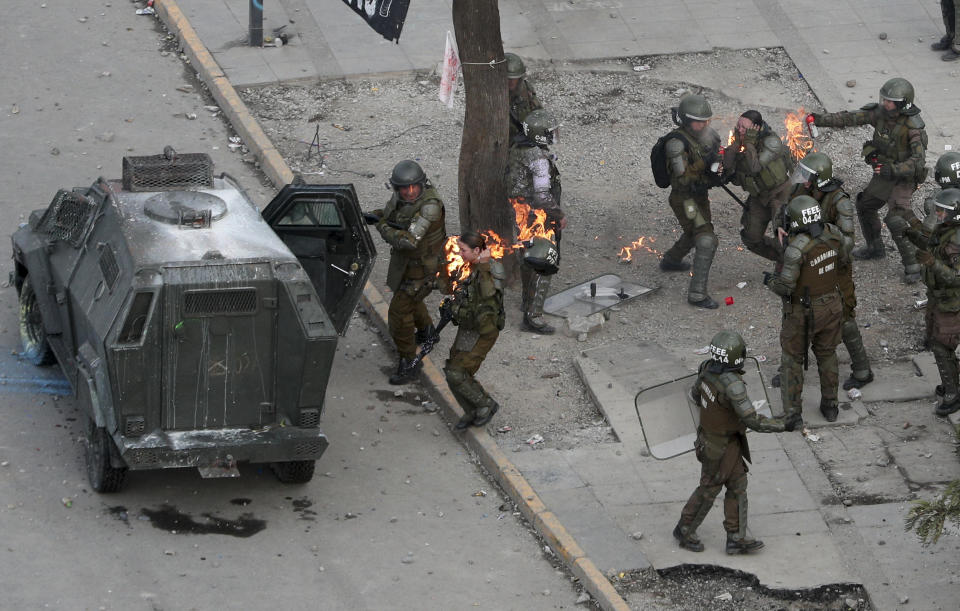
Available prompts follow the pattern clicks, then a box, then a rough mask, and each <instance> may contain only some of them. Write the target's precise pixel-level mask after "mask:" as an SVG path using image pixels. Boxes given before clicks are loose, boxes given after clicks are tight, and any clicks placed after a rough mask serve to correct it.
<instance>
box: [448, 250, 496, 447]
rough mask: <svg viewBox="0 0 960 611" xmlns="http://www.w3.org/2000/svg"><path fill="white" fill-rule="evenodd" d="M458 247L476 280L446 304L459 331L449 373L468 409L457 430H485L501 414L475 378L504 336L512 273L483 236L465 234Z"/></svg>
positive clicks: (459, 288)
mask: <svg viewBox="0 0 960 611" xmlns="http://www.w3.org/2000/svg"><path fill="white" fill-rule="evenodd" d="M457 246H458V248H459V251H460V256H461V257H462V258H463V260H464V262H465V263H466V264H467V265H469V266H470V275H469V276H467V277H466V278H464V279H462V280H460V281H459V283H458V285H457V291H456V298H455V299H453V300H452V301H444V304H446V305H445V307H448V308H450V312H449V315H450V316H451V320H452V322H453V324H455V325H457V336H456V338H454V340H453V346H452V347H451V348H450V358H448V359H447V362H446V364H445V365H444V366H443V372H444V373H445V374H446V377H447V385H448V386H449V387H450V391H451V392H452V393H453V396H454V397H456V398H457V402H458V403H460V407H461V408H463V417H462V418H461V419H460V420H459V422H457V424H456V426H454V428H455V429H456V430H458V431H462V430H464V429H465V428H467V427H468V426H470V425H473V426H484V425H485V424H487V423H488V422H490V420H491V419H492V418H493V415H494V414H496V413H497V410H499V409H500V406H499V405H497V402H496V401H494V400H493V398H492V397H491V396H490V395H489V394H487V391H486V390H484V388H483V386H481V385H480V383H479V382H477V380H476V378H474V377H473V376H474V374H476V373H477V370H478V369H480V365H481V364H482V363H483V360H484V358H485V357H486V356H487V353H488V352H490V349H491V348H493V344H494V343H496V341H497V337H499V335H500V331H501V330H503V326H504V322H505V317H504V311H503V280H504V278H505V277H506V273H505V272H504V270H503V265H502V264H501V263H500V261H498V260H497V259H493V258H492V257H491V255H490V249H488V248H487V244H486V240H485V239H484V237H483V236H482V235H480V234H479V233H477V232H475V231H467V232H464V233H463V235H461V236H460V237H459V238H458V239H457ZM447 292H449V291H447Z"/></svg>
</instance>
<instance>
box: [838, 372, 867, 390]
mask: <svg viewBox="0 0 960 611" xmlns="http://www.w3.org/2000/svg"><path fill="white" fill-rule="evenodd" d="M870 382H873V372H872V371H871V372H870V373H868V374H867V377H865V378H864V379H862V380H858V379H857V378H856V376H854V375H853V374H852V373H851V374H850V377H849V378H847V379H846V380H844V381H843V389H844V390H850V389H851V388H863V387H864V386H866V385H867V384H869V383H870Z"/></svg>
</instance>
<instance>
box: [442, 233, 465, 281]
mask: <svg viewBox="0 0 960 611" xmlns="http://www.w3.org/2000/svg"><path fill="white" fill-rule="evenodd" d="M459 237H460V236H455V235H452V236H448V237H447V241H446V242H445V243H444V245H443V255H444V260H445V261H446V270H447V278H450V283H451V288H453V289H454V290H456V288H457V285H458V284H459V283H460V280H462V279H464V278H466V277H467V276H469V275H470V264H469V263H467V262H466V261H464V260H463V257H461V256H460V244H459V243H458V240H457V238H459Z"/></svg>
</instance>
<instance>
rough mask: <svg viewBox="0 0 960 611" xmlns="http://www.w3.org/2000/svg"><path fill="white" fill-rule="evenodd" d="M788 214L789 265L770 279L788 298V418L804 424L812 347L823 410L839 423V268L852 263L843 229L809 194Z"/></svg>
mask: <svg viewBox="0 0 960 611" xmlns="http://www.w3.org/2000/svg"><path fill="white" fill-rule="evenodd" d="M786 218H787V219H788V220H789V223H790V227H789V234H788V243H787V248H786V249H785V250H784V253H783V267H782V268H781V269H780V270H779V271H777V272H775V273H773V274H769V273H768V274H766V275H765V277H764V283H765V284H767V285H768V286H769V287H770V290H772V291H773V292H774V293H776V294H777V295H780V296H781V297H782V298H783V326H782V327H781V330H780V348H781V351H782V352H781V358H780V376H781V380H780V392H781V396H782V398H783V412H784V418H785V419H786V421H787V422H788V423H789V424H791V425H792V426H795V427H798V426H799V425H800V424H802V422H803V419H802V416H801V410H802V407H803V402H802V400H801V393H802V392H803V370H804V368H805V366H806V358H807V347H808V345H809V346H810V347H812V348H813V354H814V356H816V358H817V373H818V374H819V376H820V412H821V413H822V414H823V417H824V418H826V420H827V421H828V422H835V421H836V419H837V416H838V414H839V408H838V404H837V393H838V387H839V380H838V378H839V372H838V368H837V344H839V343H840V324H841V320H842V315H843V300H842V299H841V298H840V291H839V288H838V287H839V284H840V271H839V269H840V268H841V267H843V266H845V265H849V264H850V263H849V260H848V259H847V251H846V249H845V248H844V246H843V233H841V231H840V229H838V228H837V227H836V226H835V225H831V224H829V223H824V222H823V220H822V215H821V211H820V204H818V203H817V200H815V199H813V198H812V197H810V196H809V195H800V196H798V197H795V198H793V199H792V200H790V203H789V204H787V210H786Z"/></svg>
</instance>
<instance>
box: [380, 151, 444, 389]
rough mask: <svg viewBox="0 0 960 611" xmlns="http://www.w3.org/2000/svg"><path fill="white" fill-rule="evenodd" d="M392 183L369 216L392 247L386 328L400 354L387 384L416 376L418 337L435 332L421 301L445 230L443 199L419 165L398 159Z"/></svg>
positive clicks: (433, 272)
mask: <svg viewBox="0 0 960 611" xmlns="http://www.w3.org/2000/svg"><path fill="white" fill-rule="evenodd" d="M390 184H391V185H392V187H393V197H391V198H390V201H389V202H387V205H386V207H384V208H382V209H380V210H375V211H374V212H373V214H374V215H376V216H378V217H380V220H379V222H377V231H379V232H380V235H381V236H383V239H384V240H385V241H386V242H387V244H389V245H390V266H389V268H388V269H387V286H389V287H390V290H391V291H393V298H392V299H391V300H390V307H389V308H388V310H387V326H388V327H389V329H390V336H391V337H392V338H393V343H394V344H395V345H396V346H397V353H398V354H399V356H400V363H399V364H398V365H397V371H396V373H395V374H393V375H392V376H390V383H391V384H406V383H407V382H409V381H411V380H412V379H413V378H414V377H415V376H416V371H415V370H413V369H411V368H410V362H411V361H412V360H413V358H414V357H415V356H416V354H417V343H418V338H419V341H420V342H422V341H423V340H425V339H426V338H427V337H428V336H429V335H430V334H431V333H432V332H433V322H432V320H431V319H430V314H429V313H428V312H427V307H426V306H425V305H424V304H423V300H424V299H425V298H426V297H427V295H429V294H430V291H432V290H433V289H434V287H435V286H436V282H437V273H438V272H439V271H440V265H441V263H442V261H443V243H444V242H445V241H446V239H447V230H446V226H445V224H444V221H445V211H444V208H443V201H441V199H440V195H439V194H438V193H437V191H436V189H434V187H433V185H432V184H430V181H429V180H428V179H427V175H426V174H425V173H424V171H423V168H421V167H420V164H418V163H417V162H415V161H411V160H409V159H407V160H404V161H401V162H400V163H398V164H397V165H396V166H394V168H393V173H392V174H391V175H390Z"/></svg>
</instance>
